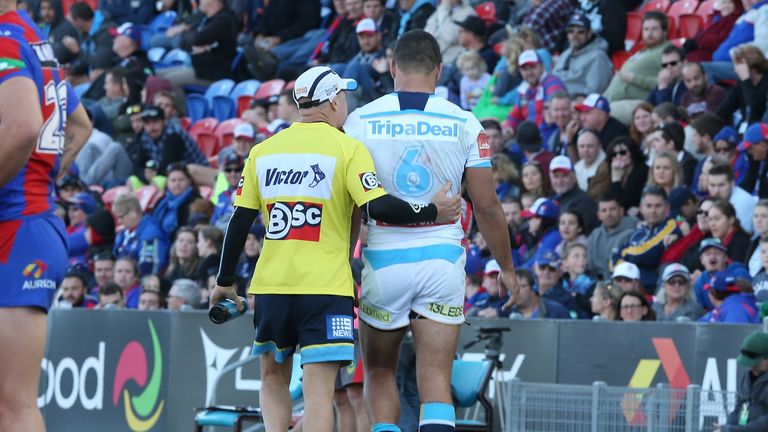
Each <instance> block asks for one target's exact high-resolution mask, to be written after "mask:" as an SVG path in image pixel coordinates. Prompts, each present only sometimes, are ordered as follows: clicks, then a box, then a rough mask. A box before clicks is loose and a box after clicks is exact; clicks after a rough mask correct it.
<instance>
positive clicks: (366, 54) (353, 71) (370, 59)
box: [290, 18, 445, 112]
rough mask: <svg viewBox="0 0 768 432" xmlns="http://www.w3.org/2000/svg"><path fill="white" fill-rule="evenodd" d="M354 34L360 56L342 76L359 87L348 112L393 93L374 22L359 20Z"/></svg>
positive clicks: (351, 100) (352, 95)
mask: <svg viewBox="0 0 768 432" xmlns="http://www.w3.org/2000/svg"><path fill="white" fill-rule="evenodd" d="M356 33H357V41H358V43H359V45H360V52H358V53H357V54H356V55H355V56H354V57H353V58H352V60H350V61H349V63H347V67H346V68H345V69H344V73H343V74H342V76H344V77H347V78H351V79H353V80H355V81H357V83H358V85H359V87H360V91H357V92H354V93H350V94H349V96H347V101H348V102H350V103H349V110H350V112H351V111H354V109H355V108H357V107H358V106H362V105H365V104H366V103H368V102H371V101H372V100H374V99H376V98H378V97H379V96H383V95H384V94H386V93H389V91H391V90H393V89H394V82H393V81H392V79H391V75H390V73H389V65H388V64H387V60H386V59H387V50H386V48H385V47H384V46H383V45H382V43H381V31H380V30H379V28H378V27H377V26H376V22H375V21H374V20H372V19H371V18H364V19H362V20H360V22H359V23H357V28H356ZM443 60H445V59H443ZM290 102H291V105H293V106H294V107H295V106H296V104H295V103H293V101H290ZM351 102H354V103H351Z"/></svg>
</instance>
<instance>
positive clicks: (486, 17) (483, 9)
mask: <svg viewBox="0 0 768 432" xmlns="http://www.w3.org/2000/svg"><path fill="white" fill-rule="evenodd" d="M475 12H476V13H477V16H479V17H480V19H482V20H483V21H485V25H491V24H493V23H495V22H496V21H497V20H498V18H496V4H495V3H494V2H492V1H487V2H483V3H480V4H479V5H477V6H475Z"/></svg>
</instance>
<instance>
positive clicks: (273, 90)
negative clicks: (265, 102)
mask: <svg viewBox="0 0 768 432" xmlns="http://www.w3.org/2000/svg"><path fill="white" fill-rule="evenodd" d="M284 87H285V81H283V80H281V79H273V80H269V81H266V82H263V83H261V87H259V90H258V91H257V92H256V94H255V95H253V98H254V99H256V100H259V99H269V98H271V97H272V96H277V95H279V94H280V92H282V91H283V88H284Z"/></svg>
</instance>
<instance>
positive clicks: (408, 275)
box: [359, 244, 466, 330]
mask: <svg viewBox="0 0 768 432" xmlns="http://www.w3.org/2000/svg"><path fill="white" fill-rule="evenodd" d="M465 261H466V255H465V253H464V248H462V247H461V246H458V245H454V244H437V245H430V246H420V247H413V248H407V249H370V248H368V249H365V250H364V251H363V262H364V263H365V268H364V269H363V276H362V283H363V295H362V298H361V299H360V308H359V312H360V319H362V320H363V321H364V322H365V323H366V324H368V325H370V326H371V327H374V328H377V329H379V330H395V329H399V328H403V327H406V326H408V324H409V323H410V313H411V311H413V312H415V313H417V314H419V315H421V316H423V317H425V318H428V319H430V320H433V321H437V322H440V323H443V324H456V325H458V324H461V323H463V322H464V276H465V275H464V262H465Z"/></svg>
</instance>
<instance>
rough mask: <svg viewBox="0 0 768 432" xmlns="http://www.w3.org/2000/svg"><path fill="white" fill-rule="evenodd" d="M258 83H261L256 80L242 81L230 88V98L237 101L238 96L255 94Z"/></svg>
mask: <svg viewBox="0 0 768 432" xmlns="http://www.w3.org/2000/svg"><path fill="white" fill-rule="evenodd" d="M260 85H261V83H260V82H259V81H257V80H247V81H243V82H241V83H239V84H238V85H236V86H235V88H233V89H232V92H231V93H229V97H230V98H232V100H234V101H237V98H239V97H240V96H253V95H254V94H256V90H258V89H259V86H260Z"/></svg>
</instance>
